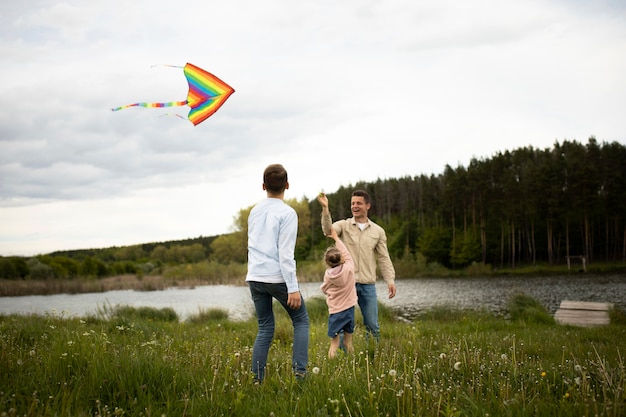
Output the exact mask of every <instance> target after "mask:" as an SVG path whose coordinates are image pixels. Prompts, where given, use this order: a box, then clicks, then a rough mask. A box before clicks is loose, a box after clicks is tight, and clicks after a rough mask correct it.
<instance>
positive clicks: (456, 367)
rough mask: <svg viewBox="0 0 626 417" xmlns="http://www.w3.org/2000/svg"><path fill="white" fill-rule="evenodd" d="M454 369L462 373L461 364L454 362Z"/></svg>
mask: <svg viewBox="0 0 626 417" xmlns="http://www.w3.org/2000/svg"><path fill="white" fill-rule="evenodd" d="M454 369H455V370H456V371H460V370H461V362H454Z"/></svg>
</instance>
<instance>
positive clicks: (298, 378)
mask: <svg viewBox="0 0 626 417" xmlns="http://www.w3.org/2000/svg"><path fill="white" fill-rule="evenodd" d="M295 375H296V381H299V382H300V381H304V380H305V379H306V374H305V373H304V372H296V374H295Z"/></svg>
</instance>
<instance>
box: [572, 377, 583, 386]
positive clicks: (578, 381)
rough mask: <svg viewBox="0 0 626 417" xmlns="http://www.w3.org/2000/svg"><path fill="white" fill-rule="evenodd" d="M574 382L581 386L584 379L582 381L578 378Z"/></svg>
mask: <svg viewBox="0 0 626 417" xmlns="http://www.w3.org/2000/svg"><path fill="white" fill-rule="evenodd" d="M574 382H575V383H576V385H580V383H581V382H582V379H580V377H579V376H577V377H576V378H574Z"/></svg>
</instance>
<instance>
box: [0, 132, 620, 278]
mask: <svg viewBox="0 0 626 417" xmlns="http://www.w3.org/2000/svg"><path fill="white" fill-rule="evenodd" d="M354 189H365V190H367V191H368V192H369V193H370V195H371V197H372V208H371V210H370V217H371V218H372V220H374V221H376V222H377V223H379V224H380V225H381V226H383V227H384V228H385V230H386V231H387V237H388V246H389V250H390V253H391V255H392V259H394V260H396V261H402V263H403V265H407V264H410V263H415V264H420V265H425V264H431V265H432V264H435V265H440V266H442V267H445V268H451V269H458V268H463V267H466V266H468V265H474V264H481V265H488V266H491V267H493V268H509V269H512V268H517V267H520V266H526V265H535V264H538V263H541V264H547V265H559V264H563V263H565V262H567V260H568V259H570V260H572V259H574V258H576V259H575V261H576V262H580V261H581V260H582V258H584V260H585V262H586V263H587V264H591V263H592V262H597V261H603V262H625V261H626V218H625V217H626V197H625V195H624V193H625V192H626V147H625V146H624V145H621V144H619V143H617V142H613V143H601V144H599V143H598V142H597V141H596V139H595V138H593V137H592V138H590V139H589V140H588V142H587V143H586V144H581V143H579V142H576V141H564V142H562V143H558V142H556V143H555V144H554V145H553V147H552V148H548V149H535V148H533V147H524V148H520V149H516V150H513V151H505V152H498V153H497V154H495V155H493V156H492V157H490V158H482V159H476V158H474V159H472V160H471V161H470V163H469V165H468V166H467V167H465V166H461V165H460V166H457V167H451V166H446V167H445V169H444V172H443V173H442V174H439V175H430V176H427V175H420V176H416V177H404V178H397V179H378V180H376V181H375V182H359V183H356V184H353V185H352V184H351V185H348V186H342V187H341V188H339V189H338V190H337V191H336V192H334V193H329V194H328V197H329V202H330V210H331V213H332V215H333V218H334V219H340V218H347V217H350V216H351V213H350V197H351V193H352V191H353V190H354ZM288 203H289V204H290V205H292V206H293V207H294V208H295V209H296V211H297V212H298V216H299V232H298V242H297V248H296V258H297V260H298V261H299V262H304V263H305V264H306V261H311V262H318V261H319V259H320V256H321V253H322V251H323V250H324V249H325V247H326V246H327V245H328V244H329V241H328V239H327V238H326V237H324V236H323V235H322V233H321V228H320V227H319V218H320V206H319V204H318V203H317V200H316V199H315V198H314V199H312V200H307V199H306V198H302V199H300V200H288ZM250 209H251V207H248V208H244V209H241V210H240V211H239V213H238V215H237V216H236V217H235V224H234V229H235V231H234V232H232V233H229V234H225V235H220V236H213V237H199V238H196V239H187V240H183V241H175V242H165V243H150V244H143V245H135V246H127V247H114V248H108V249H93V250H80V251H66V252H55V253H51V254H48V255H42V256H36V257H32V258H21V257H7V258H0V278H8V279H15V278H21V279H24V278H33V279H35V278H37V279H54V278H74V277H78V276H88V277H104V276H110V275H119V274H128V273H130V274H160V273H162V272H163V271H164V269H165V268H168V267H174V266H180V265H184V264H198V263H203V264H205V269H206V265H207V264H208V265H209V266H210V265H217V264H219V265H229V264H239V265H240V264H242V263H245V262H246V235H247V230H246V229H247V218H248V214H249V212H250Z"/></svg>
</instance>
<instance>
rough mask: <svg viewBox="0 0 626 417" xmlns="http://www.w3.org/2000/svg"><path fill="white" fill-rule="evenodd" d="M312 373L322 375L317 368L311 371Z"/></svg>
mask: <svg viewBox="0 0 626 417" xmlns="http://www.w3.org/2000/svg"><path fill="white" fill-rule="evenodd" d="M311 372H313V373H314V374H315V375H317V374H319V373H320V368H318V367H317V366H316V367H314V368H313V369H311Z"/></svg>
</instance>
